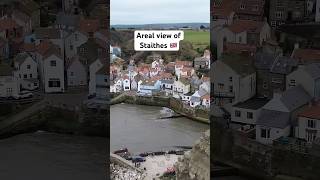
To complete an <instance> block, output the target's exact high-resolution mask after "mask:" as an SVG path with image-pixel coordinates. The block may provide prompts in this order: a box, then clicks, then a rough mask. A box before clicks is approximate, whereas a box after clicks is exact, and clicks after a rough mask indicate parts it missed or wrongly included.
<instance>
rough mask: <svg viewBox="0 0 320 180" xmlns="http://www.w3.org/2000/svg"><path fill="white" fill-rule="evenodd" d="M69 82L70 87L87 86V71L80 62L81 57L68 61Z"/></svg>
mask: <svg viewBox="0 0 320 180" xmlns="http://www.w3.org/2000/svg"><path fill="white" fill-rule="evenodd" d="M67 81H68V86H86V85H87V70H86V66H85V65H84V64H83V63H82V62H81V61H80V59H79V56H74V57H73V58H71V59H70V60H69V61H67Z"/></svg>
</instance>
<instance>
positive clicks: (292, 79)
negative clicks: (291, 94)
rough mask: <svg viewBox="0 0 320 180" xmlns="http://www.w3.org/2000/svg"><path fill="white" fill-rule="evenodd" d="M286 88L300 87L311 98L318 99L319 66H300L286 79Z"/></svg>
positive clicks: (319, 95)
mask: <svg viewBox="0 0 320 180" xmlns="http://www.w3.org/2000/svg"><path fill="white" fill-rule="evenodd" d="M286 81H287V82H286V88H287V89H289V88H291V87H294V86H296V85H301V86H302V87H303V88H304V89H305V90H306V91H307V92H308V93H309V94H310V95H311V96H312V97H314V98H319V97H320V64H318V63H312V64H307V65H301V66H299V67H298V69H297V70H296V71H293V72H292V73H290V74H289V75H287V78H286Z"/></svg>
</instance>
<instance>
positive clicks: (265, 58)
mask: <svg viewBox="0 0 320 180" xmlns="http://www.w3.org/2000/svg"><path fill="white" fill-rule="evenodd" d="M275 59H276V56H275V55H273V54H270V53H262V52H257V53H256V55H255V63H254V64H255V67H256V68H257V69H260V70H270V68H271V66H272V64H273V62H274V61H275Z"/></svg>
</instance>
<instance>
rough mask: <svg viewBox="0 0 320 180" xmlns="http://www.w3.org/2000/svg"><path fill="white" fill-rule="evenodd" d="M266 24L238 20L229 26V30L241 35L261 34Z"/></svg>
mask: <svg viewBox="0 0 320 180" xmlns="http://www.w3.org/2000/svg"><path fill="white" fill-rule="evenodd" d="M264 23H265V22H263V21H253V20H237V21H234V23H233V24H232V25H230V26H229V30H230V31H232V32H234V33H241V32H244V31H249V32H254V33H260V31H261V29H262V27H263V25H264Z"/></svg>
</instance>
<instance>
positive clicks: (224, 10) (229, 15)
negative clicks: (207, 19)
mask: <svg viewBox="0 0 320 180" xmlns="http://www.w3.org/2000/svg"><path fill="white" fill-rule="evenodd" d="M235 6H236V1H235V0H213V8H212V20H213V22H212V26H213V28H216V27H219V26H223V25H230V24H232V22H233V19H234V14H235V12H234V7H235Z"/></svg>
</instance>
